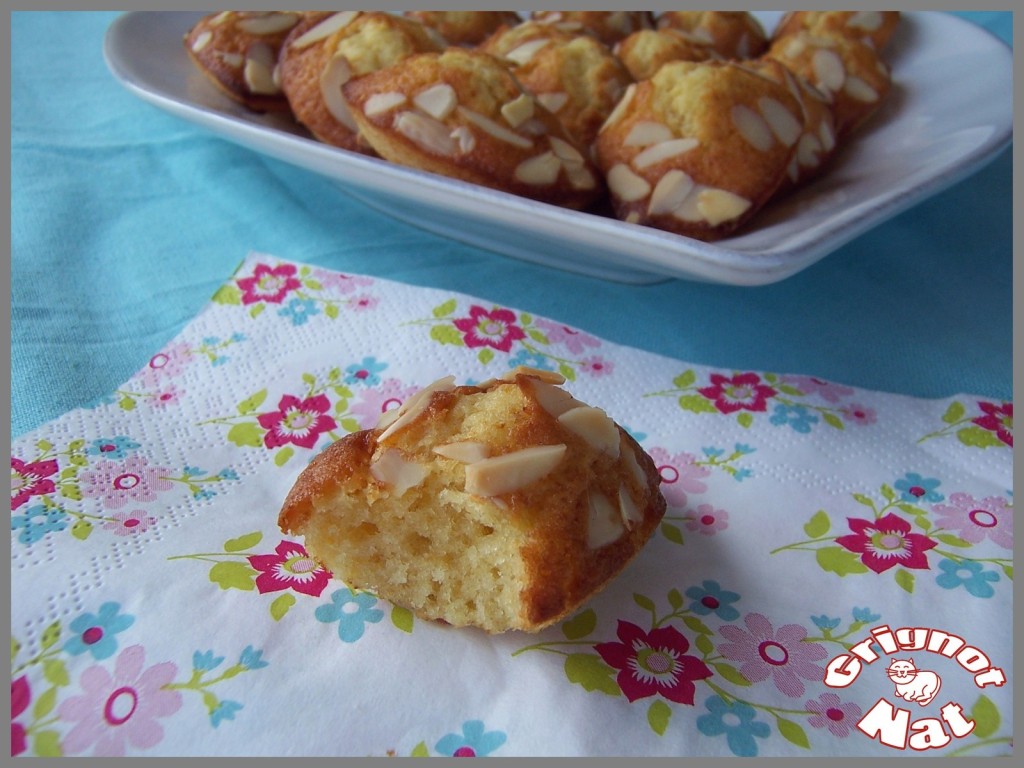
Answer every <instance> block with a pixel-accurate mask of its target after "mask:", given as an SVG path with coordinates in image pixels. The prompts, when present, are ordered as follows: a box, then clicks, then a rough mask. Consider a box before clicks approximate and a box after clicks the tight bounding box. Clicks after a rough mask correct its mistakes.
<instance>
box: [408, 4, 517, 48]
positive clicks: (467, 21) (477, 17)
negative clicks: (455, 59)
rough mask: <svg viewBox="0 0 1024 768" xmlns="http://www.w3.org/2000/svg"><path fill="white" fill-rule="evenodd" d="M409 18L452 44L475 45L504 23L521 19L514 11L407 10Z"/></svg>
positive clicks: (513, 23)
mask: <svg viewBox="0 0 1024 768" xmlns="http://www.w3.org/2000/svg"><path fill="white" fill-rule="evenodd" d="M405 15H406V16H408V17H409V18H412V19H416V20H417V21H420V22H422V23H423V24H426V25H427V26H428V27H431V28H432V29H435V30H437V32H438V33H439V34H440V35H441V36H442V37H443V38H444V39H445V40H446V41H447V42H448V43H449V44H451V45H468V46H474V45H478V44H479V43H481V42H483V41H484V40H485V39H486V38H487V36H488V35H490V34H492V33H493V32H494V31H495V30H497V29H498V28H499V27H501V26H502V25H504V24H509V25H515V24H518V23H519V21H520V19H519V15H518V14H517V13H515V12H514V11H406V12H405Z"/></svg>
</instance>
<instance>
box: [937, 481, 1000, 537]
mask: <svg viewBox="0 0 1024 768" xmlns="http://www.w3.org/2000/svg"><path fill="white" fill-rule="evenodd" d="M932 509H933V510H934V511H935V513H936V518H935V523H936V525H938V526H939V527H940V528H949V529H951V530H954V531H956V532H957V533H958V534H959V535H960V538H962V539H963V540H964V541H969V542H971V544H977V543H979V542H980V541H982V540H983V539H985V538H986V537H987V538H989V539H991V540H992V541H994V542H995V543H996V544H998V545H999V546H1000V547H1003V548H1005V549H1013V507H1011V506H1010V504H1009V502H1008V501H1007V500H1006V499H1004V498H1002V497H1000V496H989V497H987V498H984V499H980V500H978V499H975V498H974V497H973V496H971V495H970V494H968V493H951V494H950V495H949V504H935V505H934V506H933V507H932Z"/></svg>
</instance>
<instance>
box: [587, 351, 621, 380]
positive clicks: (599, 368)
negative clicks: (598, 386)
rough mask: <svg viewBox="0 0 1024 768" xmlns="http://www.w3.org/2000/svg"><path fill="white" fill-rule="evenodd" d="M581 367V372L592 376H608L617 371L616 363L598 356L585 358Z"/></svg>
mask: <svg viewBox="0 0 1024 768" xmlns="http://www.w3.org/2000/svg"><path fill="white" fill-rule="evenodd" d="M579 365H580V370H581V371H583V372H584V373H589V374H590V375H591V376H608V375H610V374H611V372H612V371H613V370H614V369H615V363H613V362H612V361H611V360H605V359H604V358H603V357H599V356H597V355H593V356H592V357H585V358H583V359H582V360H580V363H579Z"/></svg>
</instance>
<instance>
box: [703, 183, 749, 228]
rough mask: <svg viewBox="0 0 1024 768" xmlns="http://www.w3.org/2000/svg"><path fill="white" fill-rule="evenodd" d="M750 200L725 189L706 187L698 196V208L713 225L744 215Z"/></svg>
mask: <svg viewBox="0 0 1024 768" xmlns="http://www.w3.org/2000/svg"><path fill="white" fill-rule="evenodd" d="M748 208H750V201H749V200H747V199H746V198H745V197H740V196H739V195H736V194H733V193H732V192H729V191H728V190H725V189H705V190H703V191H702V192H701V193H700V194H699V195H698V196H697V210H698V211H700V213H701V216H702V217H703V219H704V220H705V221H706V222H707V223H708V224H710V225H711V226H712V227H717V226H718V225H719V224H721V223H723V222H725V221H732V220H733V219H737V218H739V217H740V216H742V215H743V214H744V213H745V212H746V211H747V209H748Z"/></svg>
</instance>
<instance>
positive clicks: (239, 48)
mask: <svg viewBox="0 0 1024 768" xmlns="http://www.w3.org/2000/svg"><path fill="white" fill-rule="evenodd" d="M301 19H302V13H299V12H291V11H267V12H263V11H221V12H219V13H211V14H209V15H207V16H204V17H203V18H201V19H200V20H199V21H198V22H197V23H196V24H195V25H194V26H193V27H192V29H190V30H189V31H188V32H187V33H186V35H185V38H184V44H185V51H186V52H187V53H188V56H189V58H190V59H191V60H192V62H193V63H194V64H195V65H196V67H197V68H198V69H199V70H200V71H201V72H202V73H203V74H204V75H206V77H207V78H208V79H209V81H210V82H211V83H213V84H214V85H215V86H216V87H217V88H218V90H220V91H221V92H222V93H224V94H225V95H227V96H228V97H229V98H231V99H233V100H234V101H237V102H239V103H240V104H244V105H245V106H246V107H248V108H249V109H252V110H254V111H256V112H283V111H288V109H289V106H288V101H287V99H285V97H284V94H283V93H282V91H281V88H280V86H279V85H278V84H277V83H276V82H275V80H274V67H275V65H276V63H277V55H278V51H279V49H280V47H281V44H282V42H283V41H284V39H285V37H286V36H287V35H288V33H289V32H290V31H291V29H292V28H293V27H294V26H295V25H296V24H298V23H299V22H300V21H301Z"/></svg>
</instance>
